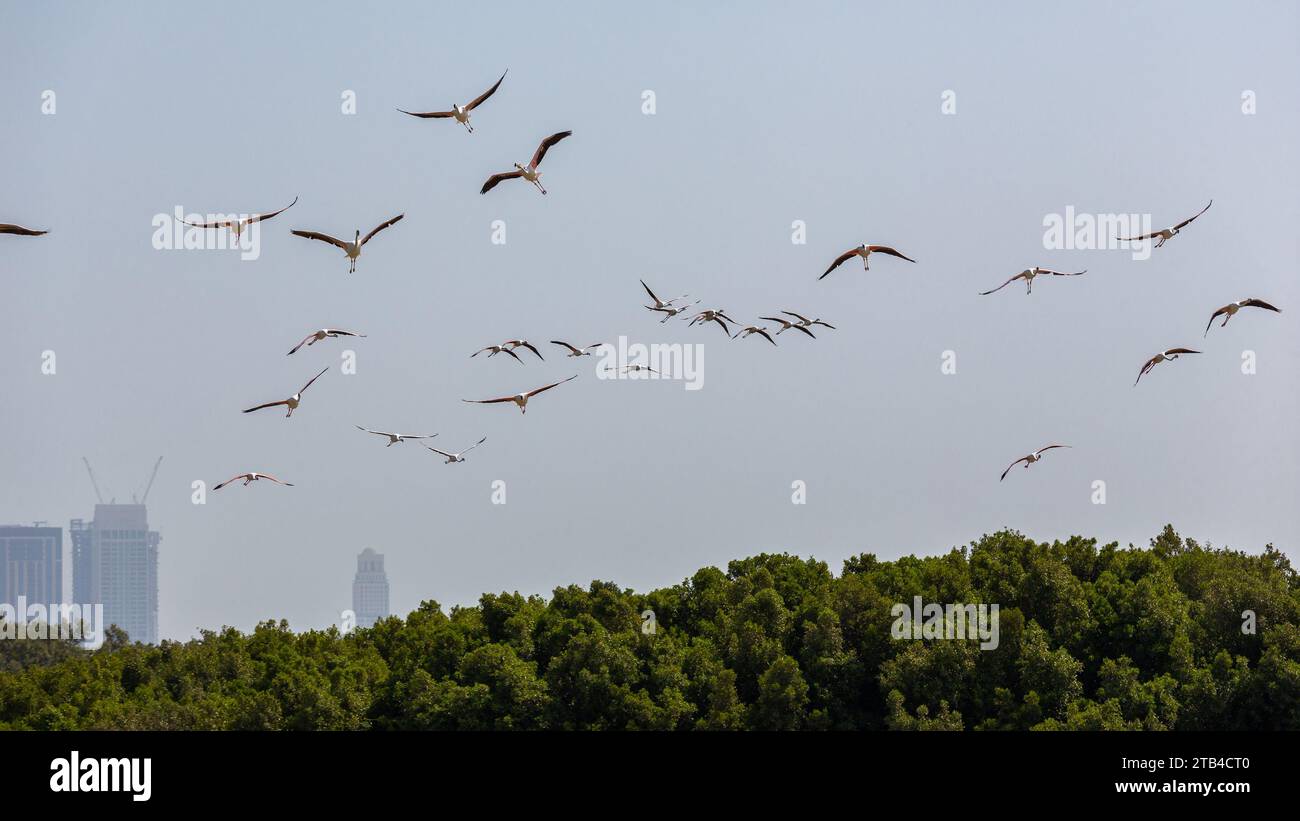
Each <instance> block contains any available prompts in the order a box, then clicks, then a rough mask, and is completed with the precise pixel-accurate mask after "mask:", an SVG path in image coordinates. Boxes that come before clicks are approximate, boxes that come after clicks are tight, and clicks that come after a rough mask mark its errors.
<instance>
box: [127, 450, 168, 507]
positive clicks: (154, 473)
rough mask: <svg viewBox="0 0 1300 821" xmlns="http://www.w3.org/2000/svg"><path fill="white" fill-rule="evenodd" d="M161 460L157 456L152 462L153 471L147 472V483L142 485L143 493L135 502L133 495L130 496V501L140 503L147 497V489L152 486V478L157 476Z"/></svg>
mask: <svg viewBox="0 0 1300 821" xmlns="http://www.w3.org/2000/svg"><path fill="white" fill-rule="evenodd" d="M162 460H163V458H162V457H161V456H159V457H158V461H157V462H154V463H153V473H151V474H149V483H148V484H146V485H145V486H144V493H143V494H141V495H140V501H138V502H135V496H132V497H131V501H133V502H135V503H136V504H138V505H142V504H144V500H145V499H148V498H149V490H150V489H151V488H153V480H154V479H156V478H158V466H159V465H161V464H162Z"/></svg>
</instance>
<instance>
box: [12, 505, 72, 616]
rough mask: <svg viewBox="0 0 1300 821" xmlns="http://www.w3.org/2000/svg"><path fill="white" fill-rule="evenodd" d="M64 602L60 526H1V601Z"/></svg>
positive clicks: (45, 603)
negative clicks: (20, 598) (20, 599)
mask: <svg viewBox="0 0 1300 821" xmlns="http://www.w3.org/2000/svg"><path fill="white" fill-rule="evenodd" d="M20 596H21V597H23V598H24V599H26V601H27V604H29V605H30V604H40V605H43V606H49V605H51V604H62V603H63V528H61V527H43V526H41V525H39V524H38V525H33V526H32V527H24V526H22V525H0V602H4V603H6V604H9V605H10V606H12V607H15V608H16V607H17V606H18V598H19V597H20Z"/></svg>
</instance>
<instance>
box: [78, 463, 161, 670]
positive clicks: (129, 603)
mask: <svg viewBox="0 0 1300 821" xmlns="http://www.w3.org/2000/svg"><path fill="white" fill-rule="evenodd" d="M158 462H162V459H161V458H160V459H159V460H158ZM86 469H87V471H89V472H90V479H91V482H92V483H93V484H94V485H95V494H96V495H97V496H99V501H100V503H99V504H97V505H95V518H94V519H92V520H91V521H89V522H87V521H85V520H84V519H73V520H72V521H71V523H69V526H68V531H69V535H70V536H71V539H72V596H73V601H76V602H80V603H83V604H88V603H100V604H103V605H104V624H106V625H109V624H114V625H117V626H118V627H120V628H122V629H123V630H125V631H126V634H127V636H128V637H130V639H131V641H142V642H145V643H147V644H157V643H158V543H159V542H161V541H162V537H161V536H160V535H159V534H158V532H157V531H154V530H150V529H149V519H148V514H147V513H146V510H145V505H144V503H145V500H146V499H147V498H148V496H149V489H150V488H151V487H152V486H153V476H157V475H158V465H157V464H155V465H154V472H153V476H151V477H150V479H149V484H148V486H146V487H145V490H144V493H143V494H142V495H141V497H140V498H139V499H133V500H132V501H133V504H129V505H127V504H122V505H119V504H116V500H115V499H111V500H110V501H109V503H108V504H105V503H104V499H103V496H102V494H100V492H99V483H98V482H97V481H95V473H94V471H93V470H90V463H89V462H87V463H86Z"/></svg>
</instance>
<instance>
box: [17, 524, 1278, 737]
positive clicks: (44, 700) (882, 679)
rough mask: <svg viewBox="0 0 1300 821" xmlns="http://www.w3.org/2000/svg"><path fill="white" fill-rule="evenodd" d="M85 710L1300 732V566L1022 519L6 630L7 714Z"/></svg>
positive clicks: (328, 725)
mask: <svg viewBox="0 0 1300 821" xmlns="http://www.w3.org/2000/svg"><path fill="white" fill-rule="evenodd" d="M914 596H921V597H922V598H923V599H924V600H925V601H926V602H938V603H988V604H993V603H996V604H998V605H999V608H1000V610H999V632H1000V638H999V642H998V646H997V647H996V649H987V650H982V649H980V642H979V641H976V640H967V639H957V640H945V639H915V640H912V639H899V638H895V637H894V636H893V633H892V632H891V626H892V625H893V623H894V620H895V619H894V616H893V615H892V614H891V608H892V607H893V606H894V605H895V604H896V603H908V604H910V603H911V602H912V601H913V597H914ZM646 610H650V611H653V613H654V618H653V625H654V630H653V632H647V631H646V630H643V625H644V624H648V622H643V617H642V613H643V612H644V611H646ZM1246 611H1251V613H1253V616H1250V615H1249V614H1246ZM1243 614H1246V615H1243ZM74 728H87V729H88V728H123V729H155V728H158V729H295V730H306V729H365V728H373V729H448V730H450V729H540V728H550V729H663V730H670V729H678V730H685V729H715V730H730V729H764V730H793V729H900V730H902V729H909V730H912V729H942V730H958V729H968V730H969V729H975V730H1003V729H1005V730H1025V729H1045V730H1050V729H1071V730H1073V729H1107V730H1111V729H1151V730H1176V729H1198V730H1199V729H1271V730H1276V729H1292V730H1295V729H1300V579H1298V578H1297V575H1296V573H1295V572H1294V571H1293V569H1292V568H1291V565H1290V563H1289V562H1288V561H1287V559H1286V557H1285V555H1283V554H1282V553H1281V552H1279V551H1277V550H1275V549H1273V548H1272V546H1269V547H1268V548H1266V549H1265V551H1264V552H1263V553H1262V554H1261V555H1247V554H1245V553H1241V552H1237V551H1232V550H1224V549H1213V548H1210V547H1202V546H1200V545H1198V544H1197V543H1196V542H1195V541H1193V540H1191V539H1186V540H1184V539H1182V538H1181V537H1180V536H1179V535H1178V534H1177V533H1175V532H1174V530H1173V528H1172V527H1166V528H1165V530H1164V532H1163V533H1161V534H1160V535H1159V536H1158V537H1156V538H1155V539H1153V540H1152V541H1151V545H1150V547H1149V549H1133V548H1129V549H1121V548H1119V547H1118V546H1117V545H1114V544H1111V545H1106V546H1104V547H1101V548H1100V549H1099V548H1098V547H1097V545H1096V542H1095V540H1090V539H1084V538H1080V537H1074V538H1071V539H1070V540H1068V541H1066V542H1055V543H1052V544H1041V543H1036V542H1034V541H1032V540H1030V539H1027V538H1025V537H1024V536H1021V535H1020V534H1018V533H1015V532H1011V531H1003V532H999V533H995V534H993V535H988V536H985V537H983V538H982V539H980V540H979V541H977V542H976V543H974V544H972V545H971V546H970V547H969V548H965V549H961V550H953V551H951V552H949V553H947V554H945V555H941V556H931V557H924V558H918V557H914V556H907V557H904V558H901V559H898V560H896V561H881V560H879V559H877V558H876V557H875V556H873V555H870V554H863V555H859V556H856V557H854V558H852V559H849V560H848V561H846V562H845V563H844V568H843V572H842V573H841V574H840V575H839V577H838V578H837V577H835V576H834V575H833V574H832V573H831V571H830V570H829V568H828V567H827V566H826V564H825V563H823V562H818V561H815V560H812V559H800V558H797V557H795V556H790V555H785V554H781V555H768V554H764V555H759V556H754V557H751V558H747V559H740V560H737V561H733V562H731V563H730V565H729V566H728V568H727V570H726V572H725V573H724V572H723V571H721V570H719V569H717V568H713V567H708V568H704V569H702V570H700V571H699V572H697V573H696V574H695V575H694V576H692V577H691V578H689V579H687V580H685V581H683V582H682V583H681V584H678V585H675V586H673V587H669V588H666V589H662V590H655V591H653V592H650V593H644V594H639V593H634V592H632V591H630V590H622V589H620V588H618V587H617V586H616V585H614V584H611V583H608V582H593V583H592V584H591V585H590V586H589V587H588V588H587V589H583V588H580V587H578V586H569V587H563V588H559V589H556V590H555V591H554V594H553V595H552V597H551V598H550V600H549V601H547V600H544V599H542V598H539V597H536V596H529V597H524V596H521V595H519V594H518V593H501V594H496V595H494V594H487V595H484V596H483V597H482V598H481V599H480V600H479V604H478V606H477V607H453V608H451V610H450V612H449V613H444V612H443V610H442V608H441V607H439V605H438V604H437V603H435V602H425V603H423V604H422V605H421V606H420V607H419V609H417V610H416V611H414V612H413V613H411V614H409V615H408V616H407V617H406V618H405V619H404V620H403V619H400V618H396V617H394V618H389V619H386V620H384V621H382V622H380V623H379V624H377V625H376V626H375V627H373V628H370V629H361V630H356V631H354V632H352V633H350V634H349V635H346V636H342V635H340V634H339V633H338V632H337V631H336V630H334V629H330V630H326V631H308V632H304V633H294V632H292V631H290V629H289V627H288V625H287V624H286V623H285V622H279V623H276V622H264V623H262V624H260V625H258V626H257V628H256V629H255V630H254V631H253V632H252V633H251V634H249V635H245V634H242V633H240V632H239V631H237V630H235V629H233V628H225V629H223V630H221V631H217V632H214V631H205V632H203V633H202V634H201V636H200V638H197V639H194V640H191V641H188V642H184V643H179V642H172V641H166V642H163V643H162V644H161V645H160V646H147V645H140V644H129V643H127V642H126V641H125V637H123V636H121V635H120V634H115V635H113V636H112V637H110V640H109V641H108V642H107V643H106V644H105V646H104V647H102V648H100V649H99V650H96V651H85V650H81V649H79V648H77V647H76V646H75V645H70V644H67V643H60V642H50V641H0V729H74Z"/></svg>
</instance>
